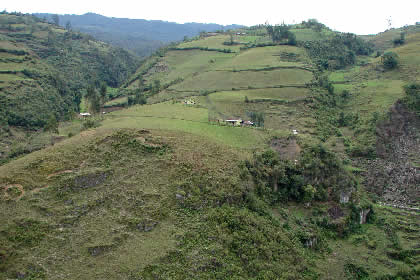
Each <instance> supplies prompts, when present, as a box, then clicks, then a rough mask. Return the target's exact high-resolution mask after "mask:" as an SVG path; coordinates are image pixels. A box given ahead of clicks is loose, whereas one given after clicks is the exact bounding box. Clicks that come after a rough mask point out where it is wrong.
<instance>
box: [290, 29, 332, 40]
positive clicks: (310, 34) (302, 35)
mask: <svg viewBox="0 0 420 280" xmlns="http://www.w3.org/2000/svg"><path fill="white" fill-rule="evenodd" d="M290 31H291V32H293V33H294V34H295V35H296V40H298V41H319V40H324V39H327V38H328V37H329V36H331V35H333V34H334V33H333V32H332V31H328V30H325V29H323V30H322V31H321V32H314V30H313V29H310V28H304V29H291V30H290Z"/></svg>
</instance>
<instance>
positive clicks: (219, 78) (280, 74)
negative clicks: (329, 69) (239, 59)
mask: <svg viewBox="0 0 420 280" xmlns="http://www.w3.org/2000/svg"><path fill="white" fill-rule="evenodd" d="M311 79H312V72H310V71H306V70H301V69H280V70H272V71H243V72H230V71H229V72H227V71H215V72H205V73H202V74H200V75H198V76H196V77H194V78H190V79H188V80H185V81H184V82H183V83H180V84H177V85H175V86H173V87H170V88H172V89H176V90H181V91H182V90H187V91H188V90H193V91H200V90H218V91H222V90H231V89H232V88H235V89H245V88H252V87H254V88H267V87H270V86H281V85H283V86H287V85H301V86H303V85H305V83H308V82H310V81H311Z"/></svg>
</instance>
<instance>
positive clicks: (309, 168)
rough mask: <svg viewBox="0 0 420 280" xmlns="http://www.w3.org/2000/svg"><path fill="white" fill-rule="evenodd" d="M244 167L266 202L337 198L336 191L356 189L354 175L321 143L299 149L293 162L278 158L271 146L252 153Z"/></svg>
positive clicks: (338, 194) (338, 193)
mask: <svg viewBox="0 0 420 280" xmlns="http://www.w3.org/2000/svg"><path fill="white" fill-rule="evenodd" d="M244 168H245V170H246V171H248V172H249V174H250V175H251V178H252V181H253V182H254V185H255V187H256V188H255V191H256V193H257V195H258V196H259V197H262V198H264V199H265V200H268V201H269V202H270V203H276V202H279V201H300V202H310V201H311V200H321V201H325V200H329V199H332V200H338V199H339V196H340V191H342V190H350V189H352V190H356V189H357V181H356V179H355V178H354V176H353V175H352V174H351V173H350V172H349V171H347V170H346V169H345V168H344V167H343V164H342V162H341V161H340V160H339V159H338V158H337V157H336V155H335V154H334V153H333V152H331V151H328V150H327V149H326V148H325V147H324V146H322V145H314V146H308V147H306V148H305V149H303V151H302V153H301V155H300V158H299V160H298V162H297V163H294V162H291V161H288V160H282V159H280V157H279V155H278V153H277V152H275V151H273V150H267V151H265V152H262V153H255V154H254V156H253V159H252V160H250V161H246V162H245V164H244ZM328 190H329V191H331V192H329V191H328Z"/></svg>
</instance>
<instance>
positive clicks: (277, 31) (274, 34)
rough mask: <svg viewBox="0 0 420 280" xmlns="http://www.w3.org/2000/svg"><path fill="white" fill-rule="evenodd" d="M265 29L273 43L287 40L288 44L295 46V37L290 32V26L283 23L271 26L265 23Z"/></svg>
mask: <svg viewBox="0 0 420 280" xmlns="http://www.w3.org/2000/svg"><path fill="white" fill-rule="evenodd" d="M265 28H266V30H267V33H268V35H269V36H270V37H271V40H273V42H274V43H276V42H280V41H281V40H283V39H289V42H291V43H294V44H296V36H295V35H294V34H293V33H292V32H290V26H288V25H286V24H284V23H283V24H281V25H275V26H272V25H270V24H268V23H267V24H266V25H265Z"/></svg>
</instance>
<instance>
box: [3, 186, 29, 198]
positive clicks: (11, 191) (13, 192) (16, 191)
mask: <svg viewBox="0 0 420 280" xmlns="http://www.w3.org/2000/svg"><path fill="white" fill-rule="evenodd" d="M24 195H25V190H24V189H23V186H22V185H19V184H13V185H7V186H5V187H4V198H5V199H7V200H9V199H11V200H14V201H18V200H19V199H21V198H22V197H23V196H24Z"/></svg>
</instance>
